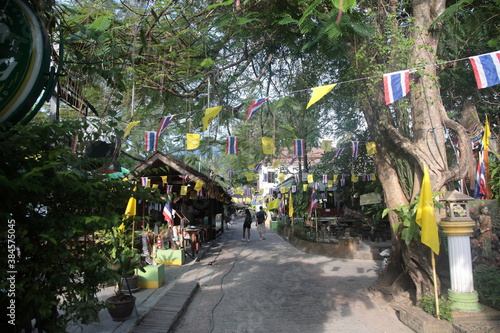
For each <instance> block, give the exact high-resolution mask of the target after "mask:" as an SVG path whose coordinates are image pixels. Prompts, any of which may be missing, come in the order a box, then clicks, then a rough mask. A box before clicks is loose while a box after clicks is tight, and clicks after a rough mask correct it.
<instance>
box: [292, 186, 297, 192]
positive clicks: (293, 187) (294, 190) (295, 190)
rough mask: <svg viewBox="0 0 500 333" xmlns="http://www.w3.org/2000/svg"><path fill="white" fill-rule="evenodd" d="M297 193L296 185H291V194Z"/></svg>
mask: <svg viewBox="0 0 500 333" xmlns="http://www.w3.org/2000/svg"><path fill="white" fill-rule="evenodd" d="M295 192H297V185H292V193H295Z"/></svg>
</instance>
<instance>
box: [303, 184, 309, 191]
mask: <svg viewBox="0 0 500 333" xmlns="http://www.w3.org/2000/svg"><path fill="white" fill-rule="evenodd" d="M307 187H308V185H307V184H302V191H304V192H305V191H307Z"/></svg>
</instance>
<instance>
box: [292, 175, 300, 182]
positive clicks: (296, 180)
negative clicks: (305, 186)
mask: <svg viewBox="0 0 500 333" xmlns="http://www.w3.org/2000/svg"><path fill="white" fill-rule="evenodd" d="M293 179H294V180H295V182H296V183H298V182H300V178H299V174H298V173H296V174H294V175H293Z"/></svg>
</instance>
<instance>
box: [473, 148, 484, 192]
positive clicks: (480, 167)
mask: <svg viewBox="0 0 500 333" xmlns="http://www.w3.org/2000/svg"><path fill="white" fill-rule="evenodd" d="M484 170H485V169H484V157H483V152H480V153H479V161H478V163H477V169H476V187H475V188H474V198H476V199H484V198H485V197H486V172H485V171H484Z"/></svg>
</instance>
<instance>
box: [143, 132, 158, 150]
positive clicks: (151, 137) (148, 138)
mask: <svg viewBox="0 0 500 333" xmlns="http://www.w3.org/2000/svg"><path fill="white" fill-rule="evenodd" d="M144 141H145V143H146V146H145V147H144V151H157V150H158V149H157V148H156V147H157V146H158V136H157V135H156V132H154V131H146V132H145V133H144Z"/></svg>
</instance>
